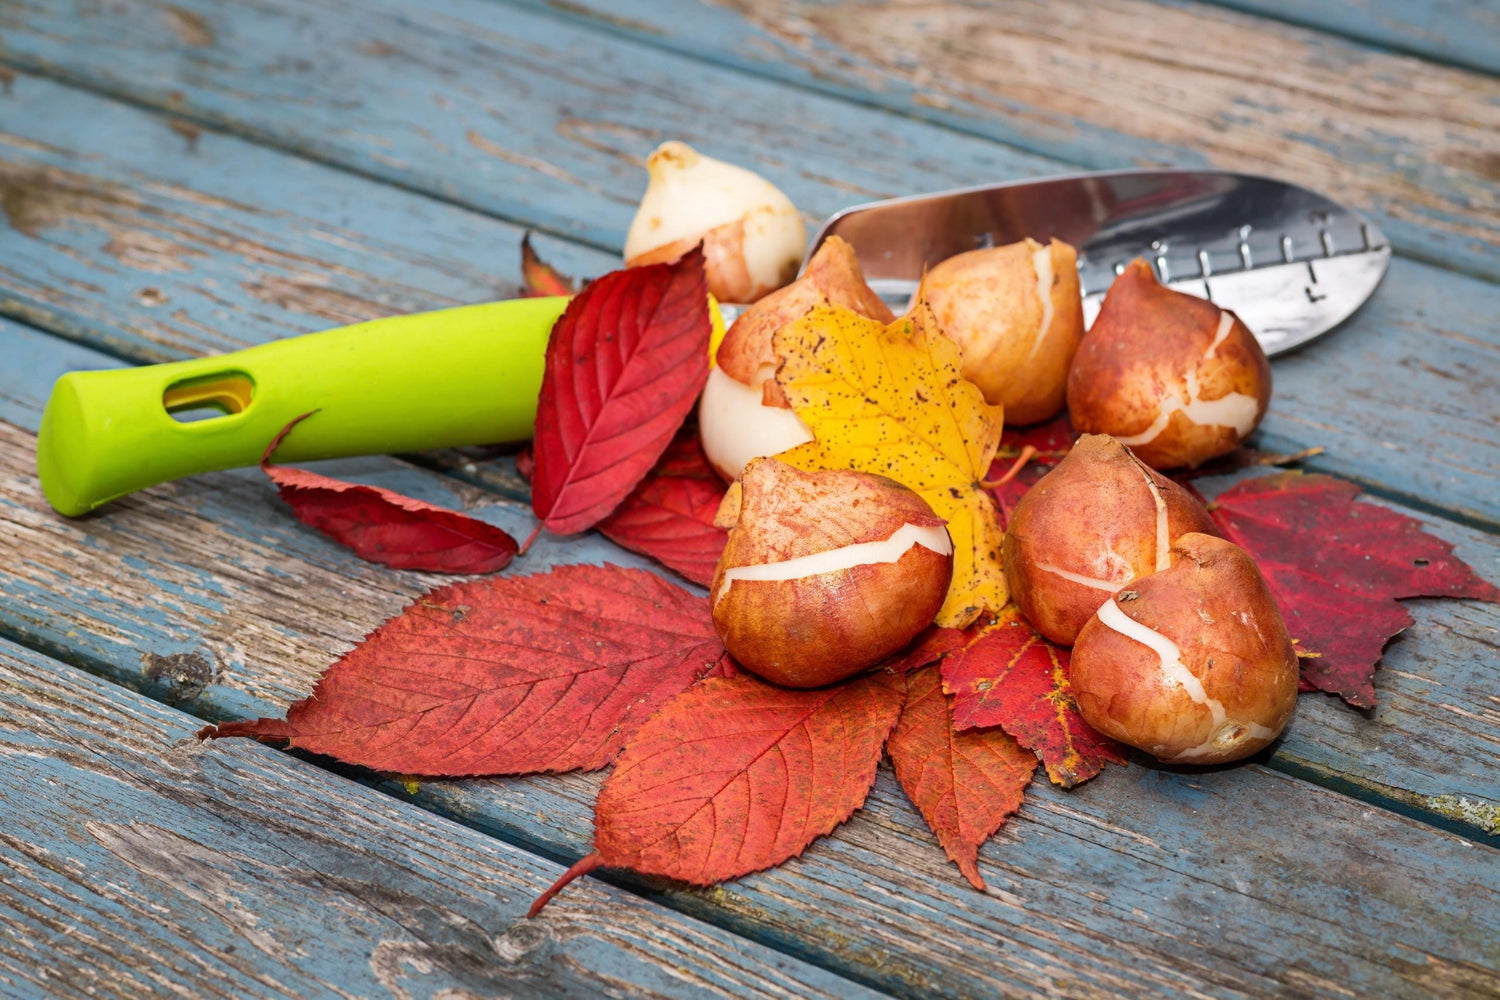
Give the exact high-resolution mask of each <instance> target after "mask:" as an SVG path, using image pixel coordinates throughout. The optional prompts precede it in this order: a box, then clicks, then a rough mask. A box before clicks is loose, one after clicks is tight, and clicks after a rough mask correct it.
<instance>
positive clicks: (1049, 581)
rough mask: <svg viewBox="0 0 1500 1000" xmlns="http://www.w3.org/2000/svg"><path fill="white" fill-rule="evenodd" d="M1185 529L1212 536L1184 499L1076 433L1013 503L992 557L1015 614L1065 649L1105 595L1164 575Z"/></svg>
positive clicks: (1108, 441) (1101, 439)
mask: <svg viewBox="0 0 1500 1000" xmlns="http://www.w3.org/2000/svg"><path fill="white" fill-rule="evenodd" d="M1190 531H1196V532H1203V533H1206V534H1217V531H1216V529H1215V528H1214V523H1213V520H1212V519H1211V518H1209V516H1208V511H1206V510H1204V509H1203V505H1202V504H1201V503H1199V502H1198V501H1197V499H1196V498H1194V497H1193V495H1192V494H1190V493H1189V492H1188V491H1187V490H1185V489H1183V488H1182V487H1181V486H1178V485H1177V484H1176V483H1174V482H1172V481H1171V480H1170V479H1167V478H1166V477H1164V476H1162V475H1161V474H1160V473H1158V472H1155V471H1153V470H1151V469H1149V468H1147V467H1146V466H1145V465H1143V464H1142V463H1141V462H1140V461H1139V460H1137V459H1136V458H1135V456H1133V455H1131V453H1130V452H1129V450H1127V449H1126V448H1125V447H1124V446H1123V445H1121V444H1120V443H1119V442H1118V441H1115V440H1114V439H1113V438H1110V437H1108V436H1106V435H1103V434H1085V435H1084V436H1083V437H1081V438H1079V439H1078V442H1077V443H1076V444H1074V445H1073V447H1072V449H1071V450H1070V451H1069V452H1068V454H1067V456H1066V457H1065V458H1064V459H1063V460H1062V461H1061V462H1059V463H1058V464H1057V467H1056V468H1055V469H1053V470H1052V471H1051V472H1049V473H1047V474H1046V475H1045V476H1043V477H1042V478H1041V479H1040V480H1038V481H1037V483H1036V485H1034V486H1033V487H1032V488H1031V489H1029V490H1027V491H1026V494H1025V496H1023V497H1022V498H1021V501H1020V502H1019V503H1018V504H1016V509H1015V510H1014V511H1012V512H1011V516H1010V523H1009V525H1008V526H1007V528H1006V532H1005V541H1004V543H1003V544H1002V546H1001V550H1000V551H1001V558H1002V561H1003V562H1004V564H1005V577H1006V580H1007V581H1008V582H1009V584H1010V592H1011V594H1012V596H1013V597H1014V598H1015V600H1016V605H1017V606H1018V607H1019V608H1020V609H1021V613H1022V614H1024V615H1025V616H1026V618H1027V620H1028V621H1030V622H1031V624H1032V625H1033V626H1034V627H1035V628H1036V630H1037V631H1038V632H1040V633H1042V635H1045V636H1046V637H1047V638H1048V639H1051V640H1052V641H1053V642H1055V643H1058V644H1059V645H1063V646H1071V645H1072V644H1073V640H1074V639H1076V638H1077V637H1078V632H1079V629H1081V628H1083V626H1084V623H1085V622H1087V621H1088V620H1089V617H1090V616H1091V615H1093V613H1094V611H1095V610H1096V609H1097V608H1098V607H1099V606H1100V605H1101V604H1103V603H1104V602H1105V601H1106V600H1108V599H1109V597H1110V595H1111V594H1113V593H1115V592H1116V591H1117V590H1119V589H1120V588H1121V587H1123V586H1124V585H1125V584H1126V583H1128V582H1130V581H1131V580H1132V579H1134V578H1135V577H1138V576H1142V575H1144V574H1147V573H1154V572H1156V571H1158V570H1161V569H1165V568H1167V566H1168V565H1169V564H1170V562H1171V548H1172V543H1173V541H1174V540H1175V539H1176V538H1177V537H1178V536H1180V535H1182V534H1184V533H1185V532H1190Z"/></svg>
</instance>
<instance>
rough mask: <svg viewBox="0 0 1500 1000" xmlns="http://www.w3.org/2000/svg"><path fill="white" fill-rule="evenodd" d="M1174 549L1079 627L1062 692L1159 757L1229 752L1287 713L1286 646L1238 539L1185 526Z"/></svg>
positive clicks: (1096, 722) (1213, 759) (1290, 704)
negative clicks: (1167, 562) (1067, 689)
mask: <svg viewBox="0 0 1500 1000" xmlns="http://www.w3.org/2000/svg"><path fill="white" fill-rule="evenodd" d="M1173 554H1174V559H1173V561H1172V565H1171V566H1170V567H1169V568H1168V569H1165V570H1162V571H1161V572H1158V573H1153V574H1150V575H1148V576H1144V577H1141V578H1139V579H1136V580H1132V581H1131V582H1130V583H1129V584H1128V585H1127V586H1126V588H1125V589H1124V590H1122V591H1121V592H1120V593H1119V594H1117V595H1116V596H1115V597H1114V598H1112V599H1110V600H1109V601H1107V602H1105V604H1103V605H1101V606H1100V608H1099V612H1098V613H1097V614H1096V615H1095V616H1094V617H1093V618H1091V619H1090V620H1089V622H1088V623H1087V624H1086V625H1085V626H1084V627H1083V630H1082V631H1081V632H1080V633H1079V635H1078V642H1077V643H1076V644H1075V645H1074V647H1073V654H1072V657H1071V661H1070V665H1069V679H1070V681H1071V683H1072V688H1073V696H1074V699H1075V701H1076V702H1077V704H1078V710H1079V713H1080V714H1082V716H1083V718H1084V720H1085V721H1087V722H1088V723H1089V725H1091V726H1093V727H1094V728H1095V729H1097V730H1099V731H1100V732H1102V733H1104V734H1105V735H1107V736H1110V737H1113V738H1114V739H1117V740H1119V741H1120V742H1122V743H1127V744H1129V745H1130V746H1133V747H1136V748H1138V749H1141V750H1145V751H1146V752H1147V753H1150V754H1152V755H1153V756H1155V757H1156V758H1157V759H1158V760H1160V761H1163V762H1165V763H1173V764H1223V763H1227V762H1229V761H1234V760H1240V759H1242V758H1245V757H1248V756H1250V755H1251V754H1253V753H1255V752H1257V751H1258V750H1260V749H1262V748H1263V747H1265V746H1267V745H1268V744H1269V743H1270V742H1271V741H1272V740H1274V739H1276V737H1277V736H1279V735H1280V734H1281V731H1282V730H1283V729H1284V728H1285V727H1286V724H1287V722H1288V720H1290V719H1291V716H1292V711H1293V709H1294V707H1295V706H1296V702H1297V679H1298V674H1299V669H1298V666H1297V654H1296V650H1295V649H1294V647H1293V645H1292V640H1291V636H1290V635H1289V634H1288V632H1287V629H1286V624H1285V623H1284V622H1283V620H1282V618H1281V613H1280V612H1279V611H1278V610H1277V607H1276V602H1275V600H1274V599H1273V598H1272V596H1271V592H1270V590H1269V589H1268V588H1267V586H1266V583H1265V580H1264V578H1262V577H1261V575H1260V571H1259V570H1258V569H1257V568H1256V566H1255V561H1254V560H1253V559H1251V558H1250V556H1249V554H1248V553H1246V552H1245V551H1244V550H1243V549H1241V548H1240V547H1239V546H1237V545H1235V544H1233V543H1232V542H1227V541H1225V540H1224V539H1222V538H1215V537H1213V536H1210V535H1202V534H1197V533H1189V534H1186V535H1183V536H1182V537H1181V538H1180V539H1178V541H1177V543H1176V544H1175V545H1174V546H1173Z"/></svg>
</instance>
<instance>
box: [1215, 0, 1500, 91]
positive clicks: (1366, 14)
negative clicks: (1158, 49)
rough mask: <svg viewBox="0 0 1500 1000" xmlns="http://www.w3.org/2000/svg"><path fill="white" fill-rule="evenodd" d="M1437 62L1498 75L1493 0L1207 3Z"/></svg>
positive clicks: (1499, 21)
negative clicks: (1321, 30) (1355, 39)
mask: <svg viewBox="0 0 1500 1000" xmlns="http://www.w3.org/2000/svg"><path fill="white" fill-rule="evenodd" d="M1210 2H1211V3H1216V4H1218V5H1219V6H1222V7H1232V8H1234V9H1236V10H1243V11H1246V12H1248V13H1251V14H1261V15H1264V16H1266V17H1274V18H1278V19H1280V20H1283V21H1289V22H1291V23H1292V24H1303V25H1307V26H1308V27H1313V28H1322V29H1324V30H1326V31H1332V32H1334V33H1336V34H1340V35H1345V36H1347V37H1349V38H1358V39H1360V40H1362V41H1366V42H1371V43H1373V44H1375V45H1384V46H1388V47H1390V48H1392V49H1397V50H1399V51H1402V52H1410V53H1412V54H1414V55H1418V56H1423V57H1425V58H1428V59H1435V60H1438V61H1439V62H1446V63H1452V64H1454V65H1457V66H1468V67H1469V68H1471V69H1476V70H1480V71H1482V72H1485V73H1500V4H1497V3H1496V2H1495V0H1210Z"/></svg>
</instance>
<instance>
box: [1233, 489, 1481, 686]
mask: <svg viewBox="0 0 1500 1000" xmlns="http://www.w3.org/2000/svg"><path fill="white" fill-rule="evenodd" d="M1359 492H1360V490H1359V487H1358V486H1355V485H1354V484H1353V483H1348V482H1344V481H1343V480H1340V479H1335V478H1333V477H1332V476H1324V475H1316V474H1303V473H1298V472H1281V473H1275V474H1272V475H1268V476H1259V477H1256V478H1254V479H1249V480H1246V481H1244V482H1242V483H1239V484H1237V485H1236V486H1234V487H1232V488H1231V489H1229V490H1227V491H1225V492H1224V493H1223V494H1221V495H1220V496H1219V498H1218V499H1217V500H1216V501H1214V503H1213V504H1212V505H1211V506H1210V514H1211V515H1212V517H1213V519H1214V523H1215V524H1217V525H1218V526H1219V529H1220V530H1221V531H1222V532H1223V533H1224V537H1225V538H1228V539H1229V540H1230V541H1233V542H1234V543H1236V544H1237V545H1239V546H1240V547H1241V548H1243V549H1245V550H1246V551H1247V552H1249V553H1250V555H1251V556H1252V557H1253V558H1254V559H1255V562H1256V565H1257V566H1259V567H1260V571H1261V574H1262V575H1264V576H1265V578H1266V582H1267V583H1268V584H1269V585H1270V587H1271V592H1272V593H1273V594H1274V595H1275V597H1276V603H1277V605H1278V606H1279V607H1280V609H1281V613H1282V615H1283V617H1285V619H1286V623H1287V628H1288V629H1289V630H1290V631H1291V633H1292V638H1293V639H1295V640H1297V643H1298V650H1299V652H1300V653H1301V655H1302V657H1303V659H1302V677H1303V680H1304V681H1306V682H1308V683H1309V684H1311V685H1312V686H1313V688H1315V689H1316V690H1321V691H1327V692H1330V693H1332V694H1337V695H1339V696H1340V697H1341V698H1343V699H1344V700H1345V701H1347V702H1349V703H1350V704H1352V705H1358V706H1360V707H1362V708H1369V707H1372V706H1373V705H1374V704H1375V685H1374V674H1375V666H1376V663H1377V662H1378V661H1379V659H1380V655H1381V650H1382V649H1383V648H1384V647H1385V644H1386V642H1387V640H1389V639H1390V638H1391V636H1393V635H1395V634H1396V633H1398V632H1400V631H1402V630H1403V629H1405V628H1406V627H1407V626H1408V625H1410V624H1411V623H1412V620H1413V619H1412V617H1411V614H1410V613H1409V612H1407V610H1406V609H1405V608H1404V607H1402V606H1401V605H1400V604H1397V603H1396V601H1397V599H1399V598H1405V597H1470V598H1476V599H1479V600H1484V601H1500V589H1497V588H1496V587H1494V586H1493V585H1492V584H1489V583H1486V582H1485V581H1484V580H1481V579H1480V578H1479V577H1477V576H1476V575H1475V574H1474V572H1473V570H1471V569H1470V568H1469V567H1468V566H1467V565H1465V564H1464V563H1463V562H1462V561H1461V560H1459V559H1458V558H1456V557H1455V556H1454V555H1453V546H1451V545H1449V544H1448V543H1447V542H1445V541H1443V540H1442V539H1440V538H1438V537H1436V536H1434V535H1429V534H1427V532H1426V531H1425V530H1424V529H1423V527H1422V524H1421V522H1419V521H1417V520H1415V519H1414V518H1410V517H1406V516H1405V515H1403V514H1398V513H1396V512H1395V511H1393V510H1389V509H1387V508H1385V507H1381V506H1378V505H1376V504H1373V503H1358V502H1355V498H1356V497H1358V496H1359Z"/></svg>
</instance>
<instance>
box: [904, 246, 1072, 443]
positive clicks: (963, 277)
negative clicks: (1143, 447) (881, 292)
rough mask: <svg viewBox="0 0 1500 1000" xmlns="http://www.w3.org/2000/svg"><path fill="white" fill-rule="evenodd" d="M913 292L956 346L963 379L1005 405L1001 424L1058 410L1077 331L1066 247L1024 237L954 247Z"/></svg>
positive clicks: (1069, 255) (1032, 420) (1031, 420)
mask: <svg viewBox="0 0 1500 1000" xmlns="http://www.w3.org/2000/svg"><path fill="white" fill-rule="evenodd" d="M917 298H918V300H925V301H926V302H927V305H928V307H929V308H930V309H931V310H932V314H933V316H934V318H935V319H936V320H937V324H938V328H939V329H940V330H941V331H942V333H943V335H944V336H945V337H947V338H948V339H949V340H952V341H953V342H954V343H956V344H958V346H959V349H960V350H961V351H962V352H963V362H962V371H963V376H964V378H966V379H968V380H969V381H970V382H973V383H974V384H975V385H977V386H979V388H980V390H981V391H982V392H983V393H984V398H985V399H986V400H988V401H989V402H990V403H992V404H997V405H1000V406H1003V407H1005V420H1006V422H1007V423H1010V424H1034V423H1039V422H1041V421H1043V420H1047V419H1048V418H1050V417H1053V416H1056V415H1057V413H1058V412H1059V411H1060V410H1062V408H1063V402H1064V398H1065V396H1066V393H1067V383H1068V369H1069V366H1070V365H1072V363H1073V354H1074V352H1075V351H1077V349H1078V343H1079V341H1080V340H1081V339H1082V337H1083V298H1082V296H1081V295H1080V293H1079V288H1078V257H1077V254H1076V253H1075V252H1074V250H1073V248H1072V247H1070V246H1069V245H1068V244H1066V243H1063V242H1060V241H1058V240H1053V241H1052V242H1051V243H1050V244H1049V245H1047V246H1042V245H1041V244H1040V243H1037V242H1036V241H1035V240H1029V239H1028V240H1023V241H1022V242H1020V243H1012V244H1010V245H1008V246H1003V247H990V248H988V249H984V250H971V251H969V252H968V253H961V254H959V255H958V256H956V257H949V258H948V259H947V260H945V261H942V262H941V263H939V264H937V265H936V266H934V267H933V268H932V269H931V270H929V271H928V272H927V274H926V275H925V276H924V277H923V279H922V286H921V288H920V289H919V290H918V292H917Z"/></svg>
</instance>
